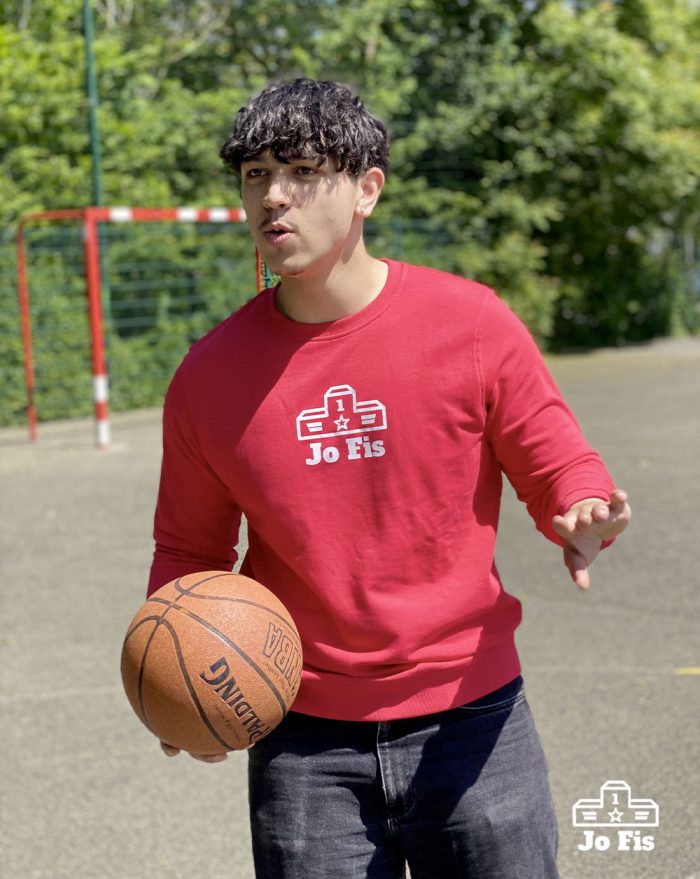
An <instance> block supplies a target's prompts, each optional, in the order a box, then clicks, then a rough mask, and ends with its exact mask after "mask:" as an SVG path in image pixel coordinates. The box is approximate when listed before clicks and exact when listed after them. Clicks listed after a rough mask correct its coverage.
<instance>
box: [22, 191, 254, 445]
mask: <svg viewBox="0 0 700 879" xmlns="http://www.w3.org/2000/svg"><path fill="white" fill-rule="evenodd" d="M61 220H77V221H80V222H82V227H83V254H84V260H85V280H86V291H87V307H88V318H89V324H90V340H91V353H92V396H93V404H94V413H95V437H96V444H97V446H98V448H101V449H107V448H109V445H110V425H109V376H108V372H107V358H106V354H105V338H104V322H103V313H102V289H101V284H102V281H101V277H100V240H99V234H98V225H97V224H98V223H158V222H179V223H244V222H245V220H246V215H245V211H243V210H242V209H240V208H226V207H214V208H192V207H179V208H142V207H85V208H76V209H70V210H56V211H40V212H38V213H30V214H25V215H24V216H23V217H21V218H20V220H19V223H18V228H17V233H16V236H15V243H16V247H17V290H18V296H19V307H20V321H21V329H22V347H23V352H24V377H25V384H26V389H27V421H28V426H29V437H30V440H32V441H35V440H36V439H37V436H38V417H37V408H36V401H35V370H34V355H33V349H32V325H31V311H30V302H29V283H28V275H27V248H26V241H25V234H24V233H25V227H26V226H27V225H28V224H30V223H37V222H42V221H61ZM256 262H257V279H258V289H261V288H262V286H263V281H264V274H265V273H264V268H265V267H264V266H263V263H262V261H261V259H260V254H259V253H257V251H256Z"/></svg>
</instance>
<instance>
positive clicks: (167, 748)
mask: <svg viewBox="0 0 700 879" xmlns="http://www.w3.org/2000/svg"><path fill="white" fill-rule="evenodd" d="M160 747H161V750H162V751H163V753H164V754H165V755H166V757H177V755H178V754H179V753H180V749H179V748H174V747H173V746H172V745H168V744H166V743H165V742H161V743H160Z"/></svg>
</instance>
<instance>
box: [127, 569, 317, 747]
mask: <svg viewBox="0 0 700 879" xmlns="http://www.w3.org/2000/svg"><path fill="white" fill-rule="evenodd" d="M301 664H302V655H301V642H300V640H299V633H298V632H297V629H296V626H295V625H294V622H293V621H292V618H291V617H290V615H289V613H288V612H287V609H286V608H285V606H284V605H283V604H282V602H281V601H280V600H279V599H278V598H276V597H275V596H274V595H273V594H272V592H270V591H269V590H268V589H266V588H265V587H264V586H262V585H261V584H260V583H257V582H256V581H255V580H251V579H250V578H249V577H243V576H242V575H240V574H229V573H225V572H222V571H204V572H202V573H198V574H188V575H187V576H185V577H180V578H179V579H177V580H173V581H172V582H171V583H167V584H166V585H165V586H163V587H161V588H160V589H158V591H157V592H154V593H153V594H152V595H151V596H150V597H149V598H148V599H147V600H146V601H145V602H144V603H143V604H142V605H141V607H140V609H139V611H138V612H137V614H136V616H135V617H134V619H133V620H132V622H131V625H130V626H129V629H128V631H127V633H126V637H125V639H124V646H123V648H122V659H121V672H122V681H123V682H124V689H125V690H126V695H127V696H128V697H129V702H130V703H131V707H132V708H133V709H134V711H135V712H136V714H137V715H138V717H139V718H140V720H141V721H142V722H143V723H144V724H145V725H146V726H147V727H148V729H149V730H150V731H151V732H152V733H153V734H154V735H155V736H157V737H158V738H159V739H160V740H161V741H164V742H166V743H167V744H169V745H173V746H174V747H176V748H182V749H183V750H185V751H190V752H191V753H193V754H207V755H212V754H222V753H225V752H226V751H233V750H239V749H242V748H247V747H249V746H250V745H252V744H255V742H256V741H258V740H259V739H261V738H263V736H266V735H267V734H268V733H269V732H270V731H271V730H273V729H274V728H275V727H276V726H277V724H278V723H279V722H280V721H281V720H282V718H283V717H284V716H285V714H286V713H287V711H288V710H289V707H290V706H291V704H292V702H293V701H294V698H295V696H296V694H297V691H298V689H299V683H300V680H301Z"/></svg>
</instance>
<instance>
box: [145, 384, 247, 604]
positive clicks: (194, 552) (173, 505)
mask: <svg viewBox="0 0 700 879" xmlns="http://www.w3.org/2000/svg"><path fill="white" fill-rule="evenodd" d="M240 520H241V511H240V509H239V508H238V506H237V505H236V504H235V503H234V501H233V499H232V498H231V495H230V492H229V490H228V489H227V487H226V486H225V485H224V484H223V483H222V481H221V480H220V479H219V477H218V476H217V474H216V473H215V472H214V471H213V470H212V468H211V466H210V465H209V464H208V463H207V461H206V460H205V459H204V457H203V455H202V453H201V450H200V448H199V444H198V441H197V437H196V434H195V431H194V429H193V427H192V423H191V418H190V411H189V407H188V404H187V400H186V398H185V394H184V392H183V390H182V388H181V386H180V383H179V380H178V376H177V374H176V375H175V378H174V379H173V381H172V383H171V385H170V388H169V390H168V393H167V396H166V400H165V407H164V411H163V463H162V469H161V476H160V488H159V491H158V502H157V505H156V513H155V525H154V532H153V536H154V538H155V543H156V546H155V552H154V556H153V564H152V567H151V574H150V578H149V583H148V594H149V595H150V594H151V593H152V592H154V591H155V590H156V589H158V588H159V587H160V586H162V585H163V584H164V583H167V582H169V581H170V580H173V579H174V578H175V577H180V576H182V575H184V574H188V573H195V572H197V571H204V570H224V571H230V570H231V569H232V568H233V565H234V563H235V561H236V553H235V549H234V547H235V544H236V542H237V537H238V528H239V525H240Z"/></svg>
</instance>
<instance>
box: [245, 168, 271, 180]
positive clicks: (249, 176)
mask: <svg viewBox="0 0 700 879" xmlns="http://www.w3.org/2000/svg"><path fill="white" fill-rule="evenodd" d="M265 173H266V172H265V169H264V168H248V169H247V170H246V171H245V172H244V175H243V176H244V177H245V179H246V180H255V179H257V178H258V177H263V176H264V175H265Z"/></svg>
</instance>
